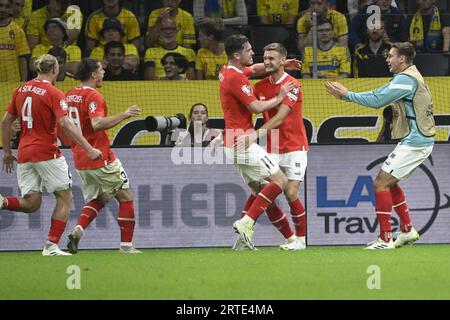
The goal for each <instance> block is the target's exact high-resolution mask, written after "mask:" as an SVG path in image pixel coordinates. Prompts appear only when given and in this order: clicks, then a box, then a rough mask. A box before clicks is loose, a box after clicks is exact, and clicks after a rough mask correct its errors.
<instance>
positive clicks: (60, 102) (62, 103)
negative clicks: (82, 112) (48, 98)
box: [59, 99, 68, 111]
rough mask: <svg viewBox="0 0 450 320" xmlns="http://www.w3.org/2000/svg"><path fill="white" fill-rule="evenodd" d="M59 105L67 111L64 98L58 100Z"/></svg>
mask: <svg viewBox="0 0 450 320" xmlns="http://www.w3.org/2000/svg"><path fill="white" fill-rule="evenodd" d="M59 105H60V106H61V109H63V110H64V111H67V108H68V107H67V101H66V100H65V99H63V100H60V101H59Z"/></svg>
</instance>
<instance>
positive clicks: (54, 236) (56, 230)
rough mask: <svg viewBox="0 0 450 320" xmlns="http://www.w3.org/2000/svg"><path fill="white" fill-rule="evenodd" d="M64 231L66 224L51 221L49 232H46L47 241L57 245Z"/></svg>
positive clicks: (59, 221) (54, 220)
mask: <svg viewBox="0 0 450 320" xmlns="http://www.w3.org/2000/svg"><path fill="white" fill-rule="evenodd" d="M65 229H66V222H65V221H61V220H56V219H52V222H51V226H50V231H49V232H48V237H47V240H48V241H50V242H53V243H55V244H58V242H59V239H61V235H62V234H63V232H64V230H65Z"/></svg>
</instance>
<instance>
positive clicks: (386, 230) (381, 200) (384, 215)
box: [375, 190, 392, 242]
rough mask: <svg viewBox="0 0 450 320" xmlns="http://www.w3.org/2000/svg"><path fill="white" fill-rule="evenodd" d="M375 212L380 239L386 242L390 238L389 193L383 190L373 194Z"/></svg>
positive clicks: (390, 198) (390, 201) (390, 199)
mask: <svg viewBox="0 0 450 320" xmlns="http://www.w3.org/2000/svg"><path fill="white" fill-rule="evenodd" d="M375 199H376V202H375V211H376V214H377V219H378V223H379V224H380V238H381V239H383V240H384V241H386V242H388V241H389V240H390V239H391V238H392V226H391V211H392V197H391V192H390V191H387V190H384V191H378V192H376V193H375Z"/></svg>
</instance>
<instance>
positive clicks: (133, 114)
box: [125, 104, 141, 118]
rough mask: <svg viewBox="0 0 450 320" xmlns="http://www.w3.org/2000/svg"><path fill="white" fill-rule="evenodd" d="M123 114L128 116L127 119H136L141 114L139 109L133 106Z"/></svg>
mask: <svg viewBox="0 0 450 320" xmlns="http://www.w3.org/2000/svg"><path fill="white" fill-rule="evenodd" d="M125 114H126V115H127V116H128V118H131V117H137V116H139V115H140V114H141V108H139V106H138V105H135V104H134V105H132V106H131V107H129V108H128V109H127V111H125Z"/></svg>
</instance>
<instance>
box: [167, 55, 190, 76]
mask: <svg viewBox="0 0 450 320" xmlns="http://www.w3.org/2000/svg"><path fill="white" fill-rule="evenodd" d="M168 57H172V58H173V60H174V61H175V64H176V65H177V66H178V68H180V73H185V72H186V69H187V68H188V61H187V59H186V57H185V56H183V55H182V54H180V53H178V52H169V53H166V54H165V55H164V57H162V58H161V65H164V61H166V59H167V58H168Z"/></svg>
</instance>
